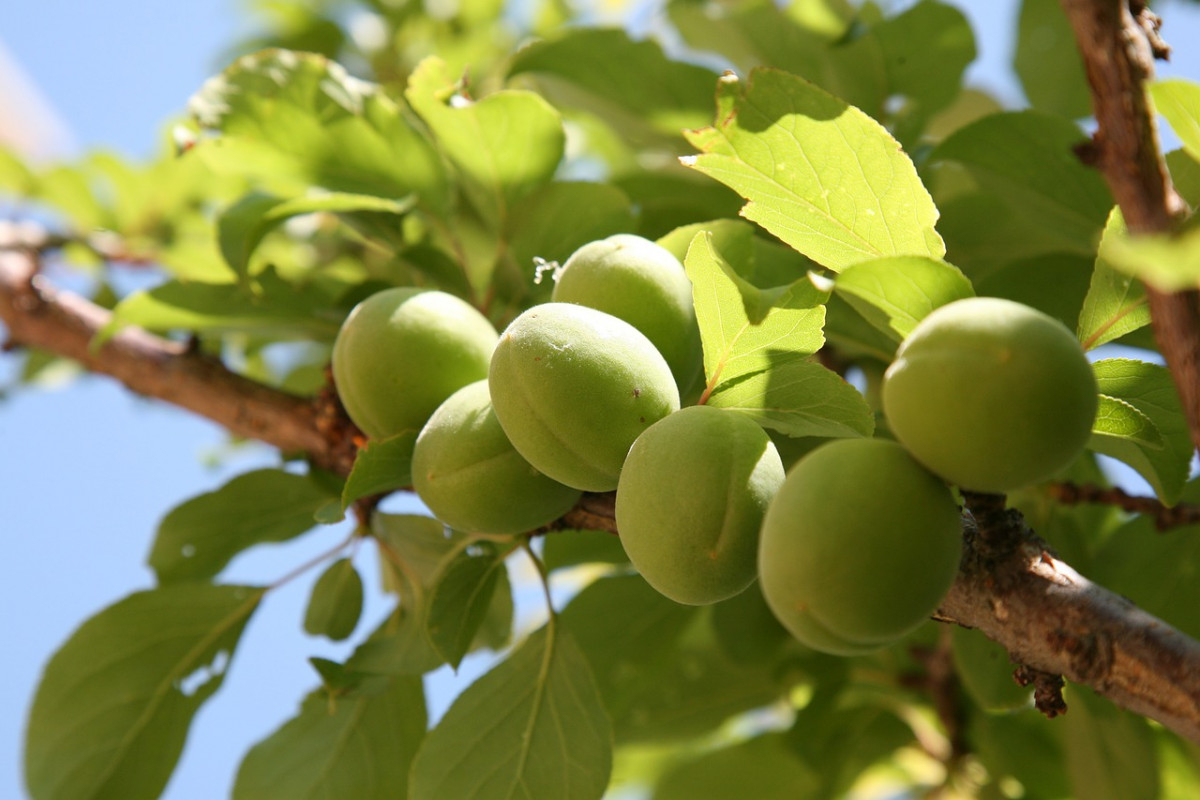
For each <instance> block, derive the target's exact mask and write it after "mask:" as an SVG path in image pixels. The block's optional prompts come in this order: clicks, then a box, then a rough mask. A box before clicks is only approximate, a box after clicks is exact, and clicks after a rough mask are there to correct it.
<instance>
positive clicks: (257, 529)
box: [147, 469, 332, 584]
mask: <svg viewBox="0 0 1200 800" xmlns="http://www.w3.org/2000/svg"><path fill="white" fill-rule="evenodd" d="M331 496H332V495H331V494H330V493H329V490H328V489H327V488H325V487H324V486H322V485H320V483H319V482H318V481H315V480H313V479H312V478H311V477H310V476H308V475H296V474H293V473H290V472H284V471H283V470H278V469H260V470H255V471H253V472H247V473H246V474H244V475H239V476H238V477H236V478H234V479H232V480H230V481H229V482H228V483H226V484H225V485H224V486H222V487H221V488H219V489H216V490H214V491H211V492H206V493H204V494H202V495H198V496H196V497H193V498H192V499H191V500H187V501H185V502H184V503H182V504H181V505H178V506H176V507H175V508H174V509H172V510H171V511H170V512H169V513H168V514H167V516H166V517H164V518H163V520H162V522H160V523H159V526H158V532H157V533H156V534H155V537H154V545H153V547H152V548H151V550H150V555H149V557H148V558H147V563H148V564H149V565H150V567H151V569H153V570H154V573H155V575H156V576H157V578H158V582H159V583H160V584H168V583H179V582H181V581H193V580H206V579H208V578H212V577H213V576H215V575H216V574H217V573H219V572H220V571H221V570H222V569H223V568H224V567H225V565H226V564H228V563H229V561H230V560H231V559H232V558H233V557H234V556H236V555H237V554H238V553H240V552H242V551H243V550H245V549H247V548H249V547H253V546H254V545H256V544H262V543H264V542H284V541H287V540H288V539H292V538H294V537H296V536H299V535H300V534H302V533H304V532H306V531H308V530H311V529H312V527H313V526H314V524H315V520H314V518H313V515H314V514H315V513H316V512H317V510H318V509H320V508H321V507H322V506H324V505H325V504H326V503H328V502H329V500H330V498H331Z"/></svg>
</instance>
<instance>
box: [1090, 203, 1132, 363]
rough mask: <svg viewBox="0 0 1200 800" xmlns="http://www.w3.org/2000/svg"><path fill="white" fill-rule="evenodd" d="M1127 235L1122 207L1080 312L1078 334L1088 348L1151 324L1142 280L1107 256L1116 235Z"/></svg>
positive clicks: (1102, 242)
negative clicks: (1136, 278)
mask: <svg viewBox="0 0 1200 800" xmlns="http://www.w3.org/2000/svg"><path fill="white" fill-rule="evenodd" d="M1123 235H1125V220H1124V218H1123V217H1122V216H1121V210H1120V209H1119V208H1114V209H1113V211H1112V214H1110V215H1109V218H1108V224H1107V225H1106V226H1105V228H1104V236H1103V237H1102V238H1101V239H1100V250H1099V253H1098V254H1097V255H1096V266H1095V269H1094V270H1093V271H1092V282H1091V285H1090V286H1089V287H1088V293H1087V297H1085V298H1084V301H1083V310H1082V311H1081V312H1080V314H1079V327H1078V336H1079V341H1081V342H1082V343H1083V347H1084V349H1085V350H1091V349H1092V348H1094V347H1099V346H1100V345H1102V344H1107V343H1108V342H1111V341H1114V340H1116V339H1119V338H1121V337H1122V336H1124V335H1125V334H1127V333H1132V332H1133V331H1136V330H1138V329H1139V328H1143V327H1145V326H1146V325H1149V324H1150V307H1149V306H1148V305H1147V303H1146V290H1145V289H1144V288H1142V284H1141V282H1140V281H1137V280H1135V279H1134V278H1133V276H1132V275H1129V274H1127V273H1124V272H1118V271H1117V270H1115V269H1113V267H1112V265H1111V264H1110V263H1109V261H1108V258H1107V253H1108V249H1109V247H1110V246H1111V243H1112V241H1113V239H1114V238H1115V237H1120V236H1123Z"/></svg>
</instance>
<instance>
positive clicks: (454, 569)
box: [426, 541, 505, 669]
mask: <svg viewBox="0 0 1200 800" xmlns="http://www.w3.org/2000/svg"><path fill="white" fill-rule="evenodd" d="M504 569H505V568H504V558H503V557H502V556H501V554H500V552H499V551H498V550H497V549H496V546H495V545H494V544H492V543H491V542H489V541H480V542H475V543H473V544H471V545H468V546H467V547H466V548H464V549H463V550H462V551H461V552H460V553H459V554H458V555H457V556H456V557H455V558H454V560H453V561H451V562H449V563H448V564H446V566H445V567H444V568H443V569H442V571H441V574H440V575H439V576H438V578H437V583H436V584H435V585H434V588H433V596H432V597H431V598H430V601H429V613H428V615H427V617H426V625H427V626H428V630H429V641H430V642H431V643H432V644H433V647H434V649H435V650H437V651H438V654H439V655H440V656H441V657H442V658H443V659H445V661H446V663H448V664H449V665H450V666H452V667H454V668H455V669H458V665H459V663H460V662H461V661H462V659H463V656H464V655H466V653H467V650H469V649H470V647H471V642H473V641H474V640H475V634H476V633H477V632H478V631H479V626H480V625H482V624H483V621H484V618H485V617H486V616H487V613H488V608H489V607H490V606H491V604H492V598H493V597H495V595H496V587H497V586H498V585H499V580H500V573H502V572H504Z"/></svg>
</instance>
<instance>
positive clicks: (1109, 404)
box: [1092, 394, 1164, 450]
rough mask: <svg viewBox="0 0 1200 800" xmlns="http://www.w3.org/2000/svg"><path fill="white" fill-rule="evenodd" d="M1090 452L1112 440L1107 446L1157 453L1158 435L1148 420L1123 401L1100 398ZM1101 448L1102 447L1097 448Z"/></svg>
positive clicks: (1093, 426) (1158, 448)
mask: <svg viewBox="0 0 1200 800" xmlns="http://www.w3.org/2000/svg"><path fill="white" fill-rule="evenodd" d="M1092 437H1093V439H1092V449H1096V446H1097V444H1099V443H1100V442H1102V441H1104V440H1112V444H1111V445H1110V446H1114V447H1119V446H1120V444H1121V443H1124V444H1131V445H1134V446H1135V447H1137V448H1139V449H1141V450H1161V449H1163V447H1164V442H1163V438H1162V434H1160V433H1159V432H1158V426H1156V425H1155V424H1154V422H1153V421H1151V419H1150V418H1149V417H1148V416H1146V415H1145V414H1143V413H1142V412H1141V411H1138V410H1137V408H1136V407H1134V406H1133V405H1131V404H1129V403H1126V402H1125V401H1124V400H1118V399H1117V398H1115V397H1109V396H1108V395H1104V394H1102V395H1100V407H1099V409H1098V410H1097V411H1096V421H1095V422H1094V423H1093V424H1092ZM1101 446H1103V445H1101Z"/></svg>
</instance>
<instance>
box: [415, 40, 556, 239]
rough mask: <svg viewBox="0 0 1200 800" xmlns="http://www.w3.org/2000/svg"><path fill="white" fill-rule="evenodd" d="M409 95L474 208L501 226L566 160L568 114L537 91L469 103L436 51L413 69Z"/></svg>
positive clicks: (502, 94) (508, 93) (503, 94)
mask: <svg viewBox="0 0 1200 800" xmlns="http://www.w3.org/2000/svg"><path fill="white" fill-rule="evenodd" d="M404 96H405V98H406V99H407V100H408V102H409V104H410V105H412V107H413V109H415V110H416V112H417V113H418V114H419V115H420V116H421V118H422V119H423V120H424V121H425V124H426V125H428V126H429V129H430V131H431V132H432V133H433V136H434V138H435V140H436V141H437V144H438V147H439V148H441V150H442V152H443V153H445V155H446V157H447V158H448V159H449V160H450V162H451V163H452V164H454V166H455V167H456V169H457V170H458V172H459V173H460V175H461V176H462V177H463V179H464V188H465V189H466V191H467V193H468V196H469V197H470V198H471V200H472V202H473V204H474V205H475V207H476V208H477V209H478V210H479V211H480V213H481V214H483V216H484V217H485V218H486V219H489V220H492V221H493V223H494V224H495V225H497V226H501V225H503V223H504V221H505V220H507V219H508V217H509V216H510V214H511V213H512V212H513V209H514V207H515V206H516V204H517V201H518V200H519V199H520V198H521V197H523V196H524V195H527V194H528V193H529V192H530V191H532V190H533V189H534V188H536V187H537V186H539V185H541V184H544V183H546V182H547V181H549V180H550V179H551V178H552V177H553V176H554V171H555V169H556V168H557V167H558V162H559V161H561V160H562V156H563V150H564V148H565V143H566V136H565V134H564V132H563V125H562V118H561V117H560V115H559V113H558V111H556V110H555V109H554V107H553V106H551V105H550V104H549V103H547V102H546V101H545V100H543V99H542V98H541V97H540V96H538V95H536V94H534V93H533V92H526V91H518V90H502V91H498V92H495V93H493V94H489V95H487V96H486V97H483V98H482V99H480V100H471V99H470V98H469V97H467V96H466V95H465V94H464V93H463V92H462V91H461V89H460V87H459V86H457V85H456V83H455V79H454V78H452V77H451V75H450V73H449V69H448V67H447V65H446V62H444V61H442V60H441V59H439V58H437V57H433V56H431V57H429V58H426V59H425V60H424V61H422V62H421V63H420V64H418V65H417V67H416V69H415V70H413V73H412V74H411V75H410V76H409V79H408V88H407V89H406V90H405V92H404Z"/></svg>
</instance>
